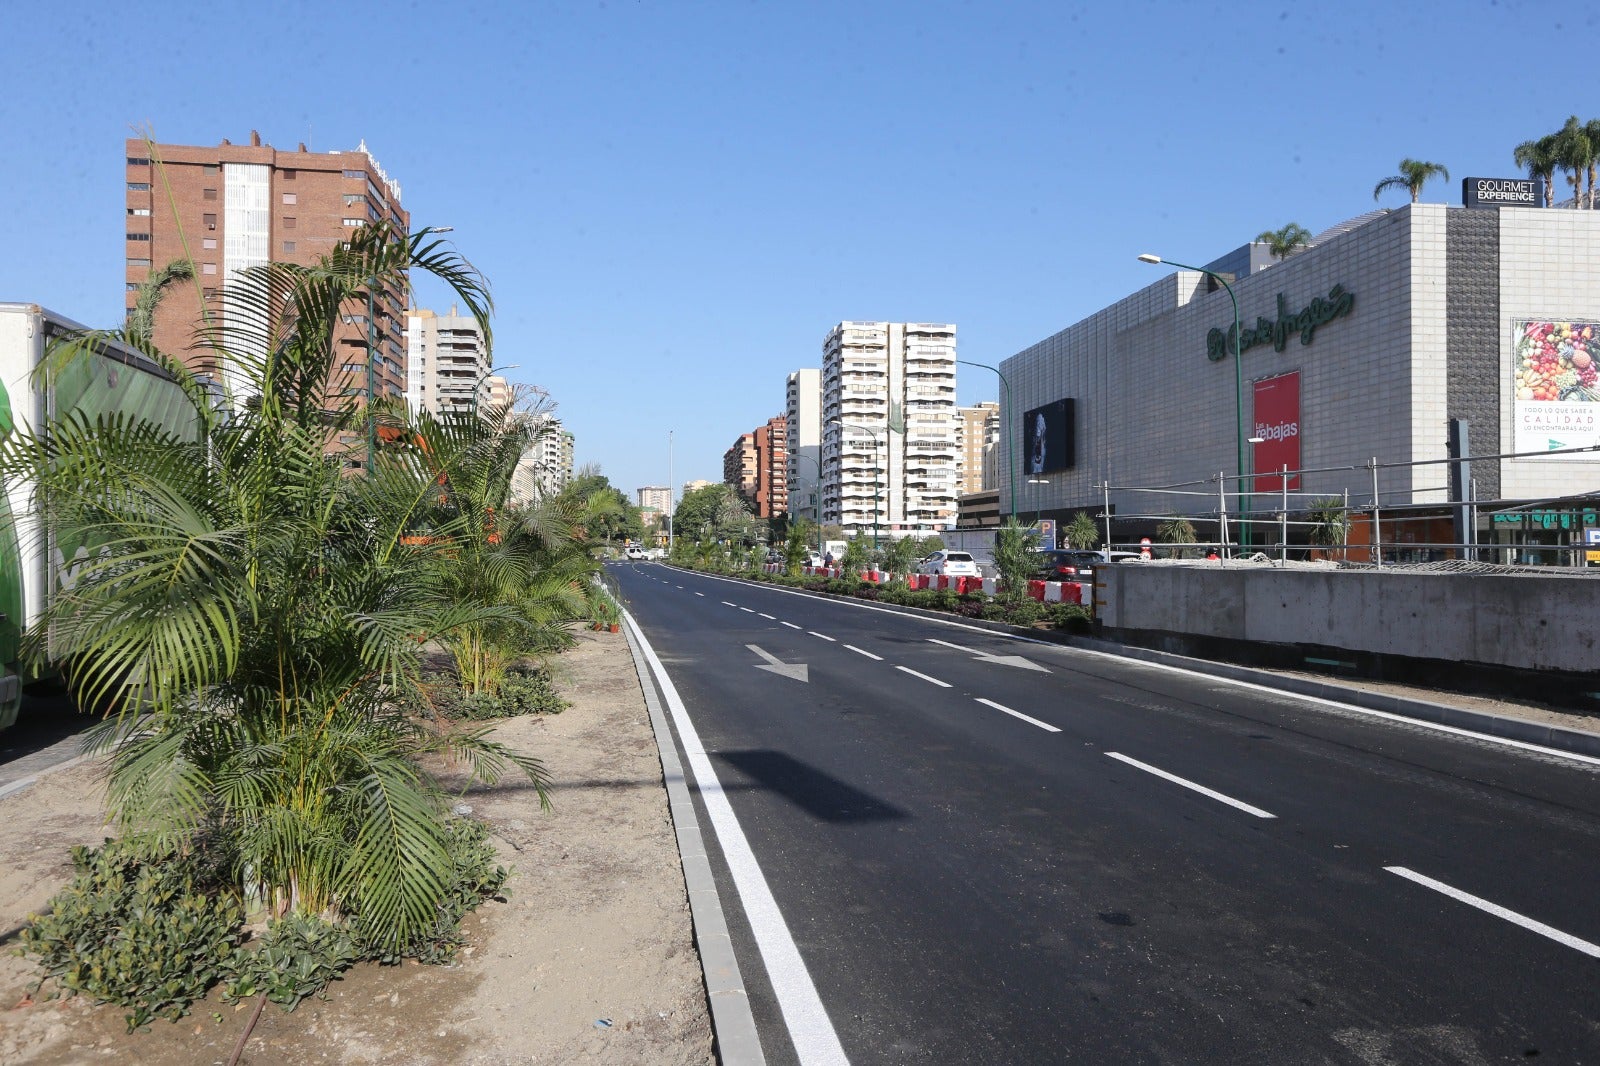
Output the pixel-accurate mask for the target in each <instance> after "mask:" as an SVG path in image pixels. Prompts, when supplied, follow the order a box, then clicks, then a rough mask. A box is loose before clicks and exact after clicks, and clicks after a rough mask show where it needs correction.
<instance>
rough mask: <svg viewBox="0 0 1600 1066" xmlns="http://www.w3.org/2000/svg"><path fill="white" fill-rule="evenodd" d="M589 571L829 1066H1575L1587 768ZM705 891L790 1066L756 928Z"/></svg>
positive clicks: (733, 590)
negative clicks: (615, 587)
mask: <svg viewBox="0 0 1600 1066" xmlns="http://www.w3.org/2000/svg"><path fill="white" fill-rule="evenodd" d="M613 572H614V574H615V576H616V578H617V579H618V582H619V585H620V587H621V590H622V592H623V595H624V598H625V603H626V606H627V607H628V609H629V611H630V612H631V613H632V615H633V616H634V618H635V620H636V621H637V622H638V624H639V626H640V627H641V629H642V631H643V633H644V634H645V636H646V637H647V638H648V640H649V642H650V643H651V645H652V646H653V647H654V649H655V651H656V653H657V655H658V656H659V658H660V659H661V661H662V662H663V663H664V665H665V668H666V670H667V672H668V674H669V676H670V678H671V681H672V683H673V685H674V686H675V687H676V690H677V692H678V694H679V695H680V696H681V697H682V700H683V704H684V706H685V708H686V710H687V711H688V713H689V715H690V717H691V718H692V720H693V723H694V726H695V729H696V730H697V731H698V737H699V740H700V742H701V743H702V744H703V745H704V749H705V751H706V752H707V753H708V754H709V756H710V760H711V765H712V766H713V767H714V769H715V771H716V773H717V775H718V777H719V779H720V782H721V789H722V790H723V791H724V792H725V793H726V795H727V797H728V800H729V801H730V803H731V805H732V808H733V811H734V813H735V814H736V815H737V818H738V822H739V825H740V826H741V827H742V829H743V833H744V835H745V836H746V837H747V839H748V841H749V846H750V849H751V851H752V852H753V854H754V858H755V860H756V862H758V863H759V865H760V869H761V872H762V873H763V874H764V875H765V879H766V882H767V884H768V886H770V890H771V893H772V897H773V899H774V900H775V901H776V904H777V909H778V911H779V912H781V917H782V921H783V922H784V923H786V925H787V928H788V930H789V933H790V934H791V935H792V937H793V940H794V943H795V946H796V947H797V948H798V951H799V955H800V958H801V959H802V960H803V963H804V970H805V972H806V973H807V974H808V975H809V978H810V980H811V982H812V983H813V984H814V987H815V989H816V993H817V995H818V997H819V998H820V1000H821V1003H822V1005H823V1007H824V1008H825V1011H826V1020H825V1022H824V1023H823V1024H825V1025H826V1024H831V1026H832V1029H833V1031H834V1033H835V1034H836V1037H837V1040H838V1046H839V1047H841V1048H842V1050H843V1052H844V1054H845V1056H847V1057H848V1058H849V1060H850V1061H852V1062H857V1063H878V1062H930V1063H976V1062H985V1063H1057V1062H1086V1063H1145V1062H1150V1063H1192V1062H1226V1063H1306V1064H1312V1063H1359V1064H1363V1066H1370V1064H1378V1063H1383V1064H1388V1063H1394V1064H1401V1063H1404V1064H1412V1063H1499V1062H1509V1061H1512V1060H1516V1061H1527V1060H1530V1059H1534V1058H1537V1059H1538V1060H1539V1061H1541V1062H1558V1063H1581V1062H1600V981H1597V977H1600V957H1597V956H1600V947H1597V945H1600V907H1596V906H1595V903H1594V899H1595V886H1596V885H1597V884H1600V847H1597V845H1600V766H1597V765H1595V764H1594V763H1593V762H1592V761H1591V762H1590V763H1584V762H1582V761H1581V760H1579V759H1577V758H1568V757H1561V756H1558V755H1551V754H1540V753H1537V752H1529V751H1525V750H1520V749H1516V748H1512V747H1507V746H1504V745H1501V744H1498V743H1495V742H1492V741H1489V740H1478V739H1470V738H1463V737H1457V736H1451V735H1444V734H1441V733H1439V732H1436V731H1432V730H1429V729H1427V728H1425V727H1423V726H1421V725H1414V724H1407V723H1398V722H1393V721H1388V720H1384V719H1381V718H1378V717H1377V716H1374V715H1371V714H1368V713H1364V712H1361V711H1359V710H1357V709H1353V708H1341V707H1338V706H1334V705H1330V704H1326V703H1322V702H1319V701H1315V700H1308V699H1305V698H1301V697H1297V696H1293V695H1289V694H1285V693H1277V692H1273V691H1270V690H1266V689H1259V688H1252V687H1247V686H1240V685H1236V684H1232V683H1228V682H1225V681H1222V680H1220V679H1216V678H1211V677H1207V676H1203V675H1196V674H1190V673H1186V672H1181V671H1176V670H1172V669H1167V668H1162V667H1156V666H1153V665H1149V664H1143V663H1138V662H1134V661H1131V660H1123V659H1118V658H1116V657H1111V656H1104V655H1098V654H1095V653H1092V652H1086V651H1082V650H1078V649H1072V648H1066V647H1060V646H1053V645H1040V644H1032V643H1027V642H1019V641H1015V640H1010V639H1007V638H1005V637H1003V636H1001V635H998V634H993V633H988V632H985V631H982V630H974V629H969V628H963V627H959V626H955V625H949V624H943V623H941V622H938V621H934V620H931V619H926V618H922V617H910V616H907V615H903V614H899V613H894V612H890V611H884V610H874V609H871V608H868V607H865V606H862V605H858V604H853V603H840V602H835V601H830V600H825V599H821V598H817V597H810V596H805V595H801V594H795V593H791V592H787V591H785V590H781V589H777V588H774V587H771V586H762V585H754V584H745V583H739V582H733V581H727V580H720V579H716V578H712V577H706V576H701V575H696V574H691V573H687V572H683V571H678V570H673V569H671V568H668V567H666V566H663V565H659V564H649V563H646V564H631V565H627V566H618V567H613ZM940 642H943V643H940ZM951 645H954V646H951ZM752 646H753V647H752ZM754 649H759V651H757V650H754ZM1019 656H1020V659H1017V658H1014V657H1019ZM774 662H776V663H781V664H790V665H796V664H804V665H805V667H806V671H805V680H800V679H799V678H797V677H795V676H791V675H792V674H793V673H794V671H788V672H777V671H775V670H770V669H761V668H760V667H761V666H763V665H768V666H770V665H772V664H773V663H774ZM706 836H707V838H708V840H709V839H710V838H711V837H712V833H711V832H710V829H709V828H707V832H706ZM724 872H725V871H724ZM724 880H726V879H724ZM722 896H723V899H724V901H725V903H726V904H727V907H728V911H729V918H730V923H732V924H733V926H734V935H735V946H736V948H737V949H738V950H739V954H740V964H741V967H742V970H743V972H744V974H745V977H746V979H747V982H748V983H749V986H750V994H751V1000H752V1006H753V1009H754V1010H755V1013H756V1017H757V1021H758V1024H759V1025H760V1028H761V1033H762V1041H763V1048H764V1051H765V1054H766V1056H767V1060H768V1062H773V1063H781V1062H794V1061H797V1060H798V1059H799V1058H800V1057H801V1056H800V1055H798V1054H797V1052H796V1047H797V1046H800V1047H802V1048H805V1047H807V1046H810V1045H807V1044H805V1043H804V1042H801V1043H800V1044H798V1045H797V1044H796V1043H795V1042H793V1041H791V1039H790V1036H789V1033H790V1030H791V1023H793V1022H794V1021H795V1016H796V1015H797V1013H798V1012H795V1011H793V1010H792V1009H789V1008H787V1007H786V1006H785V1001H784V999H783V993H782V992H781V991H780V989H781V988H782V987H783V986H784V982H785V981H786V980H787V978H783V977H782V976H781V975H779V977H776V978H775V977H773V975H772V973H771V972H770V968H769V967H768V966H766V965H765V964H764V962H763V958H762V955H761V954H760V951H759V950H758V944H759V942H760V938H759V937H758V936H757V933H756V925H758V924H760V923H762V922H764V921H766V920H768V919H767V918H766V917H765V916H764V915H762V914H759V913H758V914H756V916H755V924H752V922H751V921H749V920H748V919H747V917H746V916H745V915H744V914H743V913H741V912H740V907H739V902H738V901H739V898H740V897H739V896H738V895H737V894H736V893H735V892H734V891H733V888H732V885H731V882H730V883H729V884H728V886H727V887H726V888H724V889H723V891H722ZM808 1057H810V1058H817V1057H818V1056H817V1055H810V1056H808Z"/></svg>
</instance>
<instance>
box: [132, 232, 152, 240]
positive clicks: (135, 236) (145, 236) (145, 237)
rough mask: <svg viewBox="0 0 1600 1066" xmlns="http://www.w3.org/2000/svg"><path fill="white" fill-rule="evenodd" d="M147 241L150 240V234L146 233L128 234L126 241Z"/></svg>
mask: <svg viewBox="0 0 1600 1066" xmlns="http://www.w3.org/2000/svg"><path fill="white" fill-rule="evenodd" d="M149 239H150V234H148V233H130V234H128V240H130V241H147V240H149Z"/></svg>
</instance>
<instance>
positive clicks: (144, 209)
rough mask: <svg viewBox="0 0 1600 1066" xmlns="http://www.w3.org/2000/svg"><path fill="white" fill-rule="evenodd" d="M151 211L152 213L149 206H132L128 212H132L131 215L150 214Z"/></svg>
mask: <svg viewBox="0 0 1600 1066" xmlns="http://www.w3.org/2000/svg"><path fill="white" fill-rule="evenodd" d="M149 213H150V209H149V208H148V207H130V208H128V214H130V215H148V214H149Z"/></svg>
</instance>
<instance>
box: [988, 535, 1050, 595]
mask: <svg viewBox="0 0 1600 1066" xmlns="http://www.w3.org/2000/svg"><path fill="white" fill-rule="evenodd" d="M1038 544H1039V534H1038V530H1037V529H1030V528H1028V527H1027V526H1024V525H1022V524H1020V523H1019V522H1018V521H1017V519H1016V517H1015V516H1012V517H1010V518H1007V519H1006V521H1005V524H1004V525H1002V526H1001V527H1000V528H999V529H997V530H995V531H994V553H993V558H994V568H995V570H997V571H999V575H1000V597H999V598H1000V599H1002V600H1007V601H1009V602H1013V603H1014V602H1016V601H1017V600H1020V599H1022V597H1024V596H1025V595H1027V593H1028V575H1029V574H1031V573H1032V572H1033V561H1034V554H1033V550H1034V548H1036V547H1037V546H1038Z"/></svg>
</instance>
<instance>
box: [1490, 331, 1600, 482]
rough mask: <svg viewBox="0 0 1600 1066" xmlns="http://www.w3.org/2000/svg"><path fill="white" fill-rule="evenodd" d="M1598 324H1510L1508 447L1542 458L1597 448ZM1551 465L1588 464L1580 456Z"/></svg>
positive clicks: (1599, 426) (1599, 410)
mask: <svg viewBox="0 0 1600 1066" xmlns="http://www.w3.org/2000/svg"><path fill="white" fill-rule="evenodd" d="M1597 342H1600V322H1556V321H1545V320H1538V321H1532V320H1521V321H1517V322H1513V323H1512V353H1511V368H1512V369H1511V374H1512V382H1511V388H1512V400H1511V419H1512V422H1511V424H1512V435H1511V446H1512V450H1513V451H1519V452H1546V451H1556V450H1557V449H1561V448H1585V447H1593V446H1595V445H1597V444H1600V383H1597V380H1596V379H1597V378H1600V368H1597V367H1596V366H1595V357H1596V352H1597V350H1600V343H1597ZM1551 458H1552V459H1580V460H1582V459H1588V460H1590V461H1593V459H1594V456H1593V455H1592V454H1591V455H1584V454H1582V453H1569V454H1566V455H1557V456H1551Z"/></svg>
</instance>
